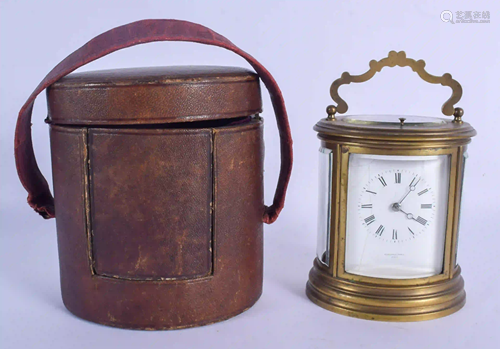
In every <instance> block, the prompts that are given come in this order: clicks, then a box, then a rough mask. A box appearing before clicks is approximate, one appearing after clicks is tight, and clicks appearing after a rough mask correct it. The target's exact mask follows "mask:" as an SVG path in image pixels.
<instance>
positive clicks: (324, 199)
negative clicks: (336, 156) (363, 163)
mask: <svg viewBox="0 0 500 349" xmlns="http://www.w3.org/2000/svg"><path fill="white" fill-rule="evenodd" d="M331 168H332V151H331V150H330V149H326V148H320V149H319V181H318V182H319V193H318V198H319V203H318V212H319V214H318V244H317V256H318V259H319V260H320V261H321V262H322V263H323V264H324V265H326V266H328V265H329V263H330V261H329V256H330V220H331V201H330V200H331V197H332V185H331V183H332V170H331Z"/></svg>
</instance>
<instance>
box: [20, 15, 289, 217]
mask: <svg viewBox="0 0 500 349" xmlns="http://www.w3.org/2000/svg"><path fill="white" fill-rule="evenodd" d="M153 41H190V42H197V43H201V44H207V45H214V46H219V47H222V48H225V49H227V50H230V51H233V52H235V53H236V54H238V55H240V56H241V57H243V58H244V59H246V60H247V61H248V63H249V64H250V65H251V66H252V67H253V68H254V69H255V71H256V72H257V74H258V75H259V77H260V78H261V80H262V81H263V83H264V84H265V86H266V87H267V89H268V91H269V93H270V95H271V101H272V103H273V108H274V112H275V115H276V120H277V124H278V130H279V134H280V148H281V168H280V175H279V179H278V184H277V188H276V192H275V195H274V199H273V204H272V205H271V206H269V207H266V209H265V212H264V214H263V217H262V220H263V221H264V222H265V223H272V222H274V221H275V220H276V219H277V217H278V215H279V213H280V212H281V210H282V208H283V206H284V202H285V195H286V189H287V186H288V182H289V179H290V174H291V169H292V158H293V153H292V137H291V133H290V127H289V124H288V116H287V112H286V108H285V104H284V100H283V96H282V94H281V91H280V89H279V87H278V85H277V83H276V81H275V80H274V78H273V77H272V76H271V74H270V73H269V72H268V71H267V69H266V68H264V66H262V65H261V64H260V63H259V62H258V61H257V60H256V59H255V58H253V57H252V56H251V55H249V54H248V53H246V52H244V51H242V50H241V49H239V48H238V47H236V46H235V45H234V44H233V43H231V42H230V41H229V40H228V39H226V38H225V37H223V36H221V35H219V34H217V33H215V32H214V31H212V30H210V29H208V28H206V27H204V26H201V25H199V24H195V23H191V22H186V21H179V20H169V19H163V20H162V19H158V20H142V21H138V22H134V23H130V24H127V25H124V26H121V27H117V28H114V29H111V30H109V31H107V32H105V33H103V34H101V35H99V36H97V37H95V38H94V39H92V40H90V41H89V42H88V43H86V44H85V45H84V46H82V47H81V48H80V49H78V50H76V51H75V52H73V53H72V54H71V55H69V56H68V57H67V58H65V59H64V60H63V61H62V62H61V63H59V64H58V65H57V66H56V67H55V68H54V69H53V70H52V71H51V72H49V74H48V75H47V76H46V77H45V78H44V79H43V80H42V82H40V84H39V85H38V86H37V88H36V89H35V90H34V91H33V93H32V94H31V95H30V97H29V98H28V100H27V101H26V102H25V104H24V105H23V107H22V108H21V110H20V112H19V116H18V120H17V124H16V133H15V141H14V142H15V144H14V147H15V158H16V167H17V172H18V175H19V178H20V180H21V183H22V184H23V186H24V188H25V189H26V190H27V192H28V203H29V204H30V206H31V207H32V208H33V209H34V210H35V211H36V212H38V213H39V214H41V215H42V216H43V217H44V218H53V217H54V216H55V208H54V199H53V197H52V194H51V193H50V189H49V186H48V184H47V181H46V179H45V178H44V176H43V175H42V173H41V172H40V170H39V168H38V165H37V163H36V159H35V155H34V151H33V144H32V138H31V115H32V111H33V104H34V101H35V98H36V97H37V95H38V94H39V93H40V92H42V91H43V90H44V89H46V88H48V87H49V86H51V85H52V84H54V83H55V82H57V81H58V80H59V79H61V78H62V77H64V76H66V75H67V74H69V73H71V72H72V71H74V70H75V69H77V68H79V67H81V66H83V65H85V64H86V63H89V62H92V61H94V60H96V59H98V58H100V57H103V56H105V55H107V54H109V53H112V52H114V51H117V50H120V49H122V48H126V47H130V46H134V45H138V44H142V43H147V42H153Z"/></svg>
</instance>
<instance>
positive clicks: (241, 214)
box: [16, 20, 291, 329]
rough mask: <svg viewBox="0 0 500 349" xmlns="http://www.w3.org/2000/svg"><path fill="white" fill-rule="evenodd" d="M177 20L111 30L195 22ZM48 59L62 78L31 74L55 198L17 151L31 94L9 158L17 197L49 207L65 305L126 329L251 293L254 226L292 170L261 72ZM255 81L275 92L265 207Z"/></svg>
mask: <svg viewBox="0 0 500 349" xmlns="http://www.w3.org/2000/svg"><path fill="white" fill-rule="evenodd" d="M137 23H140V24H137ZM178 23H179V22H178V21H171V20H165V21H160V20H158V21H141V22H136V23H133V24H130V25H128V26H124V27H127V29H126V30H124V32H125V33H128V34H130V33H131V32H134V31H133V30H131V26H132V29H134V28H135V31H136V32H137V31H139V32H140V30H142V29H141V28H143V27H144V26H146V27H148V28H149V29H150V30H152V29H151V26H152V27H154V28H156V31H155V30H153V32H155V33H156V32H157V30H158V27H160V28H163V27H165V28H164V29H165V31H166V32H169V31H172V32H175V33H178V32H181V33H184V34H186V31H187V32H189V30H193V28H194V29H196V30H201V29H200V28H202V29H203V30H208V29H206V28H204V27H201V26H198V25H195V24H192V23H188V22H180V23H181V26H180V27H178V26H176V25H178ZM172 25H174V28H176V30H173V29H172V27H171V26H172ZM133 26H136V27H133ZM137 26H138V27H137ZM121 28H123V27H121ZM186 28H187V29H186ZM117 29H120V28H116V29H113V30H115V31H116V30H117ZM113 30H112V31H110V32H113ZM110 32H108V33H110ZM210 32H211V31H210ZM211 33H213V32H211ZM105 34H106V33H105ZM105 34H103V35H105ZM195 34H196V37H198V36H200V33H199V32H197V31H195ZM214 34H215V33H214ZM216 35H218V34H216ZM108 36H109V35H108ZM111 37H112V36H111ZM119 37H121V36H119ZM162 38H163V39H162V40H170V39H171V38H170V37H168V36H166V35H165V36H163V37H162ZM183 38H185V37H184V36H183ZM94 40H95V39H94ZM225 40H227V39H225ZM132 41H133V40H132ZM191 41H196V40H191ZM91 42H92V41H91ZM87 45H89V44H87ZM87 45H86V46H87ZM216 45H218V46H220V45H219V44H218V43H216ZM101 46H102V45H101ZM101 46H99V47H101ZM122 46H123V45H122ZM129 46H130V45H129ZM84 47H85V46H84ZM77 52H78V51H77ZM87 53H88V52H87ZM239 54H240V53H239ZM73 55H75V54H73ZM73 55H72V56H73ZM97 56H98V54H94V57H97ZM70 57H71V56H70ZM70 57H68V58H70ZM249 57H251V56H249ZM94 59H95V58H94ZM247 59H249V61H251V60H254V59H253V58H247ZM255 62H256V61H255ZM255 64H258V62H257V63H255ZM63 66H64V61H63ZM58 67H59V66H58ZM58 67H56V68H55V69H56V70H57V69H59V70H60V72H59V74H60V75H61V74H63V76H61V77H59V78H58V79H57V80H55V81H50V79H49V80H48V82H42V83H41V84H40V86H42V87H43V88H45V87H47V98H48V110H49V116H48V118H47V120H46V121H47V122H48V123H49V124H50V139H51V152H52V169H53V183H54V199H55V200H54V204H55V206H50V205H51V200H50V198H52V196H51V194H50V192H48V190H47V191H45V189H44V187H43V181H41V179H43V180H44V178H43V176H41V174H40V173H39V172H38V173H37V171H38V168H37V167H36V161H35V160H34V156H33V157H31V154H30V152H32V149H31V138H30V135H29V133H27V132H26V130H28V131H29V127H26V126H25V124H24V122H26V118H28V119H29V118H30V117H31V107H32V101H30V100H28V102H27V104H26V105H25V107H23V109H22V110H21V112H20V118H19V121H18V129H17V133H16V161H17V164H18V171H19V175H20V178H21V180H22V182H23V184H24V185H25V187H26V188H27V190H28V192H29V194H30V196H29V198H28V200H29V202H30V204H31V205H32V206H33V207H34V208H35V210H37V211H38V212H40V213H41V214H42V215H43V216H44V217H51V216H53V215H54V212H56V217H57V219H56V225H57V236H58V247H59V259H60V274H61V288H62V297H63V301H64V304H65V306H66V307H67V308H68V309H69V310H70V311H71V312H73V313H74V314H75V315H77V316H79V317H81V318H84V319H87V320H90V321H94V322H97V323H101V324H105V325H110V326H117V327H124V328H134V329H175V328H184V327H192V326H199V325H204V324H208V323H212V322H216V321H220V320H224V319H227V318H229V317H232V316H234V315H236V314H239V313H241V312H242V311H244V310H246V309H248V308H249V307H251V306H252V305H253V304H254V303H255V302H256V301H257V299H258V298H259V297H260V295H261V292H262V274H263V264H262V261H263V237H262V232H263V222H267V223H271V222H273V221H274V220H275V219H276V217H277V216H278V214H279V211H281V208H282V207H283V203H284V195H285V191H286V186H287V183H288V179H289V176H290V169H291V137H290V132H289V128H288V122H287V118H286V111H285V109H284V104H283V99H282V97H281V94H280V93H279V89H277V86H276V87H272V86H273V84H275V82H274V80H273V79H272V77H270V74H269V73H268V72H267V71H266V70H265V69H264V70H262V69H261V71H260V74H256V73H254V72H252V71H249V70H246V69H242V68H232V67H204V66H196V67H192V66H186V67H157V68H141V69H120V70H109V71H100V72H86V73H73V74H70V75H67V76H65V75H66V74H67V71H68V70H69V71H71V70H72V69H71V68H73V67H74V65H73V66H72V65H68V66H67V67H66V68H64V67H63V68H62V69H61V68H58ZM262 68H263V67H262ZM259 69H260V68H259ZM266 74H269V75H268V76H267V75H266ZM49 76H50V74H49ZM64 76H65V77H64ZM263 76H264V78H263ZM259 77H261V78H263V79H266V81H267V83H268V84H267V85H266V86H267V87H268V88H269V86H271V88H270V91H271V93H273V91H275V92H274V96H272V98H273V104H274V107H275V111H276V112H277V119H278V125H279V127H280V131H281V132H280V133H281V139H282V173H281V174H280V180H279V183H278V189H277V192H276V195H275V201H274V203H273V205H272V206H270V207H266V206H264V202H263V158H264V143H263V133H262V128H263V121H262V118H261V117H260V116H259V113H260V112H261V108H262V103H261V97H260V85H259ZM270 79H271V80H270ZM49 82H50V83H49ZM45 85H47V86H45ZM276 93H277V94H276ZM36 94H37V90H36V91H35V93H34V96H36ZM32 96H33V95H32ZM33 98H34V97H33ZM30 103H31V106H30ZM26 106H27V107H26ZM28 138H29V139H28ZM26 139H28V141H29V142H28V141H27V140H26ZM283 163H284V164H283ZM35 167H36V168H35ZM283 169H284V170H283ZM40 178H41V179H40ZM40 193H42V194H40ZM40 198H42V199H40ZM37 200H38V201H37Z"/></svg>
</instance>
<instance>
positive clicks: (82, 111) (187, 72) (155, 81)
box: [47, 66, 262, 125]
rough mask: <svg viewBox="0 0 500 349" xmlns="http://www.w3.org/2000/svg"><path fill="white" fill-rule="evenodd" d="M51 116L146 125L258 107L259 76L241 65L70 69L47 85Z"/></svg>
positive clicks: (59, 120) (67, 121) (233, 114)
mask: <svg viewBox="0 0 500 349" xmlns="http://www.w3.org/2000/svg"><path fill="white" fill-rule="evenodd" d="M47 101H48V109H49V120H48V121H49V122H50V123H54V124H58V125H150V124H163V123H175V122H195V121H196V122H199V121H208V120H221V119H231V118H238V117H242V116H248V115H254V114H257V113H260V112H261V111H262V101H261V98H260V84H259V77H258V75H257V74H255V73H254V72H251V71H249V70H247V69H243V68H234V67H213V66H179V67H175V66H174V67H149V68H133V69H116V70H104V71H91V72H84V73H72V74H70V75H68V76H65V77H64V78H62V79H60V80H59V81H57V82H56V83H54V84H53V85H51V86H50V87H49V88H48V89H47Z"/></svg>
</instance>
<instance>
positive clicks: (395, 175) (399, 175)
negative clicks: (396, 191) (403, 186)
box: [394, 172, 401, 184]
mask: <svg viewBox="0 0 500 349" xmlns="http://www.w3.org/2000/svg"><path fill="white" fill-rule="evenodd" d="M394 182H396V183H397V184H400V183H401V173H399V172H396V173H395V174H394Z"/></svg>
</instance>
